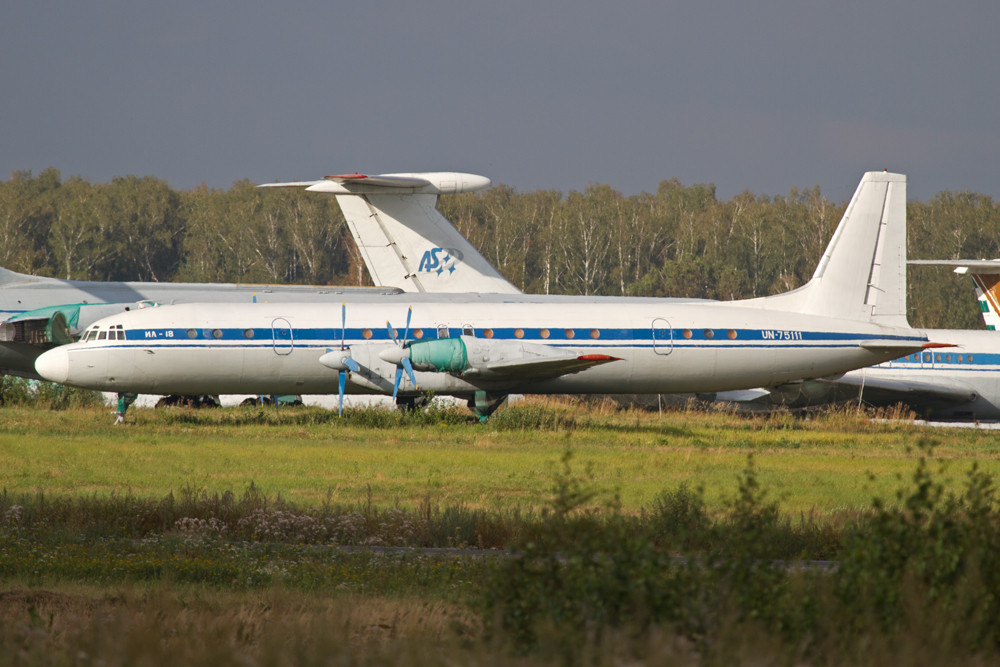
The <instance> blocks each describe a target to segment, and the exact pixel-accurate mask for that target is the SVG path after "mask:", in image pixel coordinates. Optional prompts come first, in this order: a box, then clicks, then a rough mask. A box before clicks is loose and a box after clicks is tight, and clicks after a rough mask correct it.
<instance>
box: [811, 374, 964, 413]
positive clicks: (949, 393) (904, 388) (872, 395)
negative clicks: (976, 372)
mask: <svg viewBox="0 0 1000 667" xmlns="http://www.w3.org/2000/svg"><path fill="white" fill-rule="evenodd" d="M820 382H823V383H825V384H828V385H830V386H831V387H836V388H840V389H849V390H850V391H851V392H852V393H853V394H854V395H855V396H856V395H857V393H858V392H859V391H860V392H861V396H862V398H863V399H865V400H869V401H872V402H876V403H878V404H880V405H882V404H890V403H897V402H902V403H907V404H908V405H913V406H916V407H919V406H922V405H927V404H930V403H935V402H942V401H943V402H945V403H967V402H969V401H973V400H975V398H976V392H975V391H973V390H972V389H971V388H970V387H968V386H966V385H964V384H962V383H961V382H949V381H946V380H934V381H928V380H908V379H907V380H904V379H894V378H889V377H873V376H871V375H869V374H866V373H863V372H861V371H853V372H851V373H847V374H845V375H843V376H841V377H839V378H836V379H824V380H820Z"/></svg>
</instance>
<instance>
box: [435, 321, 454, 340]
mask: <svg viewBox="0 0 1000 667" xmlns="http://www.w3.org/2000/svg"><path fill="white" fill-rule="evenodd" d="M450 336H451V334H450V333H449V331H448V325H447V324H439V325H438V338H448V337H450Z"/></svg>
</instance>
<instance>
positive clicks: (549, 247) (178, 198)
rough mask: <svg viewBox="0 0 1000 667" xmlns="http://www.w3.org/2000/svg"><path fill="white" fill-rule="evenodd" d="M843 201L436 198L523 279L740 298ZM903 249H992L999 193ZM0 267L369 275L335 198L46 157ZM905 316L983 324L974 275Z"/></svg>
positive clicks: (576, 289) (805, 251) (809, 193)
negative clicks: (103, 171)
mask: <svg viewBox="0 0 1000 667" xmlns="http://www.w3.org/2000/svg"><path fill="white" fill-rule="evenodd" d="M846 205H847V202H831V201H829V200H828V199H826V198H825V197H823V196H822V194H821V193H820V189H819V187H812V188H805V189H799V188H793V189H792V190H791V191H790V192H789V193H788V194H787V195H780V196H764V195H756V194H753V193H751V192H749V191H745V192H742V193H740V194H738V195H736V196H735V197H733V198H731V199H729V200H721V199H719V198H718V197H717V196H716V191H715V186H714V185H711V184H695V185H689V186H685V185H683V184H682V183H681V182H680V181H678V180H677V179H672V180H667V181H663V182H661V183H660V184H659V186H658V187H657V189H656V192H654V193H647V192H643V193H640V194H637V195H630V196H624V195H622V194H621V193H620V192H618V191H616V190H614V189H613V188H612V187H610V186H608V185H591V186H588V187H587V188H585V189H584V190H583V191H575V190H574V191H571V192H570V193H568V194H564V193H562V192H558V191H555V190H536V191H532V192H518V191H517V190H515V189H514V188H512V187H509V186H505V185H498V186H494V187H492V188H490V189H489V190H486V191H484V192H481V193H474V194H462V195H453V196H446V197H442V198H441V199H440V201H439V208H440V210H441V212H442V214H443V215H444V216H445V217H446V218H448V219H449V220H451V221H452V222H453V223H454V224H455V225H456V227H458V229H459V231H461V232H462V234H464V235H465V236H466V237H467V238H468V239H469V240H470V241H471V242H472V244H473V245H474V246H475V247H476V248H477V249H478V250H479V251H480V252H481V253H482V254H483V255H484V256H485V257H486V258H487V260H489V261H490V262H491V263H492V264H493V265H494V266H496V267H497V269H498V270H499V271H500V272H501V273H502V274H503V275H504V276H505V277H506V278H507V279H508V280H510V281H511V282H512V283H513V284H515V285H516V286H518V287H519V288H521V289H522V290H524V291H525V292H530V293H539V294H549V293H551V294H590V295H599V294H600V295H634V296H676V297H700V298H709V299H725V300H729V299H740V298H749V297H755V296H764V295H767V294H774V293H777V292H782V291H786V290H789V289H792V288H795V287H797V286H799V285H802V284H803V283H805V282H806V281H807V280H808V279H809V277H810V276H811V275H812V271H813V269H814V268H815V265H816V262H817V261H818V259H819V256H820V254H821V253H822V251H823V249H824V248H825V247H826V244H827V243H828V242H829V239H830V237H831V235H832V234H833V230H834V229H835V228H836V226H837V223H838V222H839V221H840V217H841V215H842V214H843V212H844V209H845V208H846ZM907 219H908V254H909V257H910V258H911V259H970V258H982V257H987V258H993V257H1000V247H998V246H1000V206H998V204H997V203H995V202H994V201H993V200H992V199H991V198H990V197H987V196H984V195H980V194H976V193H971V192H948V191H945V192H940V193H938V194H937V195H935V196H934V197H933V198H932V199H931V200H930V201H926V202H921V201H911V202H909V203H908V204H907ZM0 234H2V237H3V244H2V245H0V266H3V267H5V268H8V269H12V270H15V271H21V272H24V273H33V274H38V275H46V276H55V277H59V278H67V279H77V280H141V281H149V280H152V281H194V282H267V283H300V284H345V285H363V284H370V280H369V278H368V275H367V272H366V270H365V267H364V263H363V261H362V260H361V258H360V255H359V254H358V252H357V249H356V248H355V246H354V242H353V240H352V239H351V237H350V233H349V232H348V230H347V225H346V224H345V222H344V218H343V215H342V214H341V211H340V208H339V206H337V204H336V202H335V201H334V198H332V197H329V196H324V195H319V194H315V193H308V192H304V191H301V190H284V189H267V190H260V189H257V188H256V187H255V186H254V184H253V183H250V182H249V181H240V182H237V183H235V184H233V186H232V187H231V188H229V189H228V190H222V189H212V188H208V187H204V186H203V187H199V188H195V189H194V190H190V191H178V190H174V189H172V188H170V187H169V186H168V185H167V183H166V181H164V180H162V179H158V178H155V177H138V176H122V177H118V178H115V179H113V180H112V181H111V182H110V183H91V182H89V181H86V180H84V179H82V178H80V177H72V178H69V179H65V180H64V179H63V178H62V176H61V175H60V173H59V171H58V170H56V169H51V168H50V169H46V170H45V171H43V172H41V173H40V174H38V175H34V174H32V173H31V172H26V171H25V172H15V173H13V174H12V175H11V178H10V179H9V180H7V181H5V182H2V183H0ZM907 277H908V286H909V317H910V322H911V324H913V325H914V326H921V327H951V328H982V322H981V319H980V316H979V312H978V308H977V306H976V302H975V297H974V292H973V288H972V284H971V280H969V279H968V278H959V277H957V276H953V275H952V274H951V273H950V271H949V270H947V269H938V268H925V267H919V268H911V269H910V270H909V271H908V276H907Z"/></svg>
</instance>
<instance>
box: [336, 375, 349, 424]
mask: <svg viewBox="0 0 1000 667" xmlns="http://www.w3.org/2000/svg"><path fill="white" fill-rule="evenodd" d="M337 384H339V385H340V405H339V406H338V407H337V414H338V415H339V416H341V417H343V416H344V389H346V388H347V373H345V372H343V371H337Z"/></svg>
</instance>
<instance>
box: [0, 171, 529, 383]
mask: <svg viewBox="0 0 1000 667" xmlns="http://www.w3.org/2000/svg"><path fill="white" fill-rule="evenodd" d="M328 178H329V179H333V180H324V181H318V182H317V183H320V184H327V186H326V187H328V188H329V187H332V186H334V184H335V182H336V179H345V180H346V183H347V185H346V186H345V188H344V189H349V190H350V191H351V192H352V193H353V192H355V191H356V193H355V194H352V195H344V194H343V193H341V196H338V202H339V203H340V205H341V208H342V209H343V210H344V212H345V216H347V218H348V226H349V228H350V230H351V233H352V235H353V236H354V240H355V242H356V243H357V244H358V247H359V248H360V249H361V251H362V257H363V258H364V260H365V263H366V266H367V268H368V271H369V273H370V274H371V276H372V279H373V281H374V284H375V285H388V282H387V281H388V280H390V279H395V278H397V277H399V276H398V275H397V274H399V273H400V271H396V270H395V269H397V268H399V267H406V270H409V264H405V262H407V261H408V260H407V257H406V254H404V253H394V252H393V251H394V250H398V249H399V248H403V249H404V250H405V252H407V253H408V252H410V249H411V248H415V246H414V245H403V246H400V245H399V244H397V243H396V242H395V240H389V239H386V237H385V233H388V234H391V235H392V239H401V240H404V241H405V242H406V243H410V244H416V243H418V242H419V243H422V244H423V245H425V246H427V247H428V250H426V251H424V253H425V254H426V255H427V259H426V260H422V261H421V262H419V263H418V264H417V265H416V267H415V269H414V276H413V277H412V278H411V279H410V280H409V281H404V280H400V281H399V283H400V284H401V285H404V286H407V287H409V288H410V289H414V288H420V287H421V286H423V285H425V284H426V285H428V286H430V287H435V288H436V287H440V286H441V285H443V284H456V283H461V284H468V285H471V286H473V287H475V288H477V289H479V291H491V288H492V289H493V290H495V291H501V292H507V291H510V290H513V291H515V292H516V291H517V290H516V288H514V287H513V285H511V284H510V283H508V282H507V281H505V280H503V278H502V277H500V275H499V273H497V272H496V270H495V269H493V267H492V266H490V265H489V264H488V263H486V260H484V259H482V256H481V255H479V254H478V253H477V252H476V251H475V249H473V248H472V246H471V244H469V243H468V242H467V241H465V239H464V238H463V237H462V236H461V235H460V234H459V233H458V231H457V230H456V229H455V228H454V227H453V226H451V224H450V223H448V222H447V220H445V219H444V218H443V217H442V216H441V214H440V213H438V212H437V210H436V208H435V205H436V202H437V196H438V195H439V194H444V193H458V192H472V191H475V190H479V189H482V188H485V187H488V186H489V184H490V181H489V179H486V178H484V177H482V176H476V175H474V174H461V173H453V172H435V173H427V174H406V175H405V176H392V175H388V176H370V177H369V176H364V177H362V176H359V175H353V176H349V177H336V176H331V177H328ZM362 181H364V183H365V184H364V185H363V186H359V185H356V184H357V183H360V182H362ZM285 185H288V184H285ZM308 189H316V188H311V187H310V188H308ZM319 190H320V191H330V190H323V189H322V188H319ZM385 192H391V193H394V194H392V195H385V194H384V193H385ZM400 194H405V196H403V197H400V196H399V195H400ZM362 209H364V211H367V212H366V213H363V214H362V213H359V211H361V210H362ZM372 211H374V212H376V213H377V215H374V214H372ZM392 215H396V216H399V217H403V218H405V219H406V220H407V223H408V224H411V225H412V226H413V229H414V230H415V231H411V232H403V231H400V227H401V223H399V222H398V220H396V219H395V218H392V217H391V216H392ZM442 223H443V224H442ZM383 231H384V233H383ZM379 234H382V241H378V240H377V239H378V238H379V237H378V235H379ZM380 242H381V243H384V244H383V245H382V246H381V247H380V246H379V243H380ZM433 244H436V245H433ZM390 246H391V247H390ZM439 246H440V247H439ZM441 248H449V249H451V250H450V251H449V252H444V253H442V251H441ZM414 251H415V250H414ZM392 257H395V258H396V263H395V264H393V263H392V262H391V261H390V260H391V258H392ZM484 264H485V266H483V265H484ZM431 269H434V270H431ZM438 269H440V271H439V270H438ZM480 271H481V274H480V273H477V272H480ZM484 280H485V281H486V282H484ZM372 291H374V292H375V293H396V292H401V291H402V290H401V289H399V288H398V287H378V288H360V287H338V286H305V285H264V284H261V285H250V284H246V285H244V284H234V283H159V282H101V281H78V280H59V279H56V278H44V277H40V276H31V275H26V274H23V273H16V272H14V271H9V270H7V269H3V268H0V375H3V374H10V375H19V376H23V377H29V378H39V376H38V375H37V373H35V359H36V358H37V357H38V355H39V354H41V353H42V352H43V351H45V350H47V349H50V348H52V347H54V346H56V345H64V344H67V343H72V342H74V341H75V340H77V339H79V337H80V334H81V333H82V332H83V331H84V330H85V329H87V327H89V326H90V325H91V324H93V323H94V322H96V321H97V320H99V319H101V318H104V317H107V316H108V315H111V314H114V313H120V312H126V311H131V310H136V309H139V308H143V307H145V306H147V305H149V304H150V303H157V304H176V303H194V302H198V303H208V302H215V303H251V302H253V301H256V300H261V301H268V302H271V303H317V304H327V305H329V306H336V305H339V304H340V303H341V302H342V301H343V299H344V297H345V295H346V294H349V293H363V294H366V293H369V292H372ZM269 393H270V392H269Z"/></svg>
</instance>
